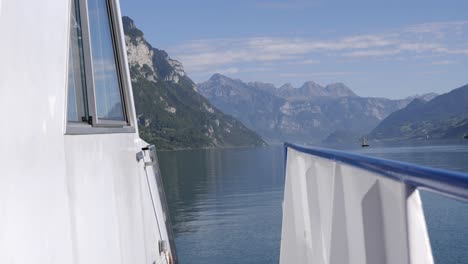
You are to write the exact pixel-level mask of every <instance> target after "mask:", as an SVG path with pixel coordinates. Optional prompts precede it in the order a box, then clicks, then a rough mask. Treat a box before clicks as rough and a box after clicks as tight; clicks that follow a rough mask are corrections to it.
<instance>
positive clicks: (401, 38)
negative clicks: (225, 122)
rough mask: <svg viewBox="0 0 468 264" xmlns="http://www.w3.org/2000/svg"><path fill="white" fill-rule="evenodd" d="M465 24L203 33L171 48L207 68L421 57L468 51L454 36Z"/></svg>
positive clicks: (191, 64)
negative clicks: (293, 34)
mask: <svg viewBox="0 0 468 264" xmlns="http://www.w3.org/2000/svg"><path fill="white" fill-rule="evenodd" d="M467 28H468V21H452V22H437V23H425V24H419V25H414V26H410V27H406V28H402V29H398V30H391V31H388V32H383V33H378V34H365V35H354V36H346V37H342V38H336V39H333V40H330V39H314V38H278V37H253V38H232V39H229V38H225V39H202V40H194V41H189V42H187V43H184V44H183V45H179V46H175V47H173V48H172V49H170V50H169V51H170V52H171V54H173V55H174V57H175V58H177V59H178V60H180V61H182V62H183V63H184V65H185V67H186V69H187V71H188V72H189V73H200V72H207V73H208V72H210V71H211V72H212V71H213V70H216V69H220V68H221V69H231V71H232V69H234V68H237V69H239V71H242V67H245V65H247V64H248V65H249V66H250V67H252V66H255V67H256V66H258V67H260V66H261V65H264V64H266V63H268V64H272V65H275V64H277V65H278V63H280V64H289V65H292V64H297V65H307V64H318V63H322V60H324V58H325V59H329V60H330V59H331V60H333V59H335V60H336V59H341V58H346V59H348V60H353V59H363V58H366V57H384V58H386V59H389V60H396V59H397V58H400V59H401V58H413V59H418V58H421V56H425V55H430V54H439V55H468V45H466V44H464V43H466V41H453V38H455V37H456V38H458V39H460V38H461V39H462V40H464V39H466V36H465V35H463V34H464V33H463V32H464V30H465V29H467ZM460 33H461V34H462V35H460ZM396 55H398V56H396ZM442 60H444V58H442ZM255 64H256V65H255ZM239 71H238V72H239Z"/></svg>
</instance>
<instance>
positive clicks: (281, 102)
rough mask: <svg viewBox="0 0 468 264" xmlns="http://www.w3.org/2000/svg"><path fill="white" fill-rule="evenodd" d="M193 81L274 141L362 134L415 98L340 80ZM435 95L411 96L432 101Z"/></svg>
mask: <svg viewBox="0 0 468 264" xmlns="http://www.w3.org/2000/svg"><path fill="white" fill-rule="evenodd" d="M197 86H198V90H199V92H200V93H201V94H202V95H203V96H205V97H206V98H208V99H209V100H210V102H211V103H213V105H214V106H216V107H217V108H219V109H220V110H221V111H223V112H225V113H227V114H230V115H232V116H234V117H236V118H238V119H239V120H240V121H242V123H244V124H245V125H246V126H247V127H249V128H251V129H253V130H254V131H256V132H257V133H258V134H260V135H261V136H262V137H263V138H264V139H265V140H267V141H268V142H272V143H275V142H283V141H293V142H299V143H317V142H321V141H323V140H324V139H326V138H328V136H330V135H332V134H334V133H335V134H336V133H339V132H340V131H343V130H346V131H347V132H348V133H349V134H353V135H365V134H367V133H368V132H369V131H371V130H372V129H373V128H375V127H376V126H377V125H378V124H379V123H380V122H381V121H382V120H383V119H385V118H386V117H387V116H388V115H390V114H391V113H393V112H395V111H397V110H399V109H402V108H404V107H405V106H406V105H408V104H409V103H410V102H411V101H412V100H413V99H414V98H405V99H401V100H391V99H386V98H371V97H360V96H358V95H356V94H355V93H354V92H353V91H352V90H351V89H350V88H348V87H347V86H346V85H345V84H343V83H333V84H329V85H326V86H321V85H319V84H317V83H314V82H306V83H304V84H303V85H302V86H301V87H298V88H295V87H293V86H292V85H290V84H285V85H283V86H281V87H275V86H274V85H272V84H268V83H261V82H250V83H246V82H243V81H241V80H237V79H232V78H229V77H227V76H224V75H221V74H214V75H213V76H212V77H211V78H210V79H209V80H208V81H206V82H203V83H199V84H198V85H197ZM435 96H436V94H427V95H423V96H416V97H415V98H420V99H421V100H430V99H432V98H434V97H435ZM332 138H333V137H332Z"/></svg>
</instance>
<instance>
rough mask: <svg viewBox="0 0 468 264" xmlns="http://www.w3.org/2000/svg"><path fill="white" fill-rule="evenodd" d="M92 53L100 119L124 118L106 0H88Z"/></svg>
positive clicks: (120, 119) (121, 119) (117, 119)
mask: <svg viewBox="0 0 468 264" xmlns="http://www.w3.org/2000/svg"><path fill="white" fill-rule="evenodd" d="M88 16H89V30H90V39H91V57H92V65H93V73H94V90H95V96H96V111H97V118H98V119H99V120H113V121H125V117H124V112H123V105H122V95H121V89H120V82H119V73H118V69H117V63H116V60H115V50H114V44H113V41H112V37H113V36H112V33H111V30H112V28H111V23H110V22H111V21H110V19H109V12H108V6H107V1H106V0H88Z"/></svg>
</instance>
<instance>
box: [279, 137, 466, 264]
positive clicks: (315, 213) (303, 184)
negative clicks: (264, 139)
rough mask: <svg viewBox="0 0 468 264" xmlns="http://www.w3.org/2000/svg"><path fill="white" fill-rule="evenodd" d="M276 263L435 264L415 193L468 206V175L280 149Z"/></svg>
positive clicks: (360, 157) (305, 149)
mask: <svg viewBox="0 0 468 264" xmlns="http://www.w3.org/2000/svg"><path fill="white" fill-rule="evenodd" d="M285 162H286V164H285V192H284V203H283V224H282V239H281V253H280V263H433V257H432V250H431V246H430V242H429V238H428V234H427V227H426V223H425V218H424V212H423V208H422V203H421V199H420V195H419V189H425V190H429V191H433V192H437V193H440V194H442V195H446V196H449V197H452V198H456V199H459V200H462V201H468V175H467V174H464V173H460V172H453V171H448V170H442V169H434V168H428V167H424V166H419V165H414V164H410V163H404V162H398V161H390V160H385V159H380V158H374V157H369V156H363V155H358V154H353V153H348V152H343V151H337V150H330V149H323V148H316V147H303V146H298V145H293V144H285Z"/></svg>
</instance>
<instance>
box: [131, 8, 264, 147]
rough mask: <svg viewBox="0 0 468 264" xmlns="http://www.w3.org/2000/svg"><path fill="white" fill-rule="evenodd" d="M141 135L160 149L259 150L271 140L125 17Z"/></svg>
mask: <svg viewBox="0 0 468 264" xmlns="http://www.w3.org/2000/svg"><path fill="white" fill-rule="evenodd" d="M122 20H123V26H124V31H125V43H126V45H127V55H128V63H129V67H130V74H131V78H132V86H133V96H134V100H135V107H136V113H137V118H138V126H139V129H140V136H141V137H142V138H143V139H144V140H145V141H147V142H149V143H152V144H155V145H156V146H157V147H158V148H159V149H177V148H204V147H231V146H258V145H264V144H265V142H264V141H263V140H262V139H261V137H260V136H258V135H257V134H256V133H255V132H253V131H252V130H250V129H248V128H247V127H245V126H244V125H243V124H242V123H241V122H240V121H238V120H237V119H235V118H234V117H232V116H229V115H225V114H224V113H222V112H221V111H220V110H218V109H217V108H216V107H214V106H212V105H211V103H210V102H209V101H208V100H207V99H206V98H204V97H203V96H201V95H200V94H199V93H198V92H197V87H196V85H195V83H194V82H193V81H192V80H191V79H190V78H189V77H188V76H187V74H186V73H185V72H184V69H183V66H182V63H180V62H179V61H176V60H173V59H171V58H170V57H169V55H168V54H167V53H166V52H165V51H163V50H160V49H157V48H154V47H153V46H152V45H150V44H149V43H148V42H147V41H146V40H145V38H144V34H143V32H142V31H141V30H139V29H138V28H137V27H136V26H135V24H134V22H133V20H132V19H130V18H129V17H123V19H122Z"/></svg>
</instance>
